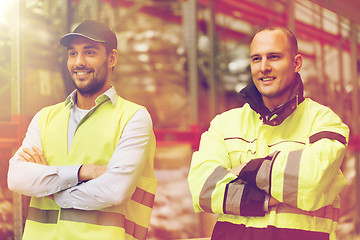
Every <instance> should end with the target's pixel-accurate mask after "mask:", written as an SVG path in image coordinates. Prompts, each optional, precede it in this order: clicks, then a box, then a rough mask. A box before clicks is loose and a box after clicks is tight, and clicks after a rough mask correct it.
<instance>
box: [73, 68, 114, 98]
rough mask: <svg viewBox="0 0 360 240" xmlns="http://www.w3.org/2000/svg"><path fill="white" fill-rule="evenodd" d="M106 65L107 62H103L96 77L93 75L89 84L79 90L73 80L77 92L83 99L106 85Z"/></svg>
mask: <svg viewBox="0 0 360 240" xmlns="http://www.w3.org/2000/svg"><path fill="white" fill-rule="evenodd" d="M107 68H108V63H107V61H105V62H104V64H102V65H101V66H100V67H99V68H98V69H97V73H96V75H93V78H92V79H91V82H89V84H88V85H87V86H85V87H82V88H79V87H78V86H77V85H76V84H75V81H74V79H72V80H73V84H74V86H75V88H76V89H77V91H78V92H79V93H80V94H81V95H82V96H84V97H90V96H93V95H94V94H96V93H97V92H98V91H99V90H100V89H102V88H103V87H104V86H105V84H106V79H107V77H108V72H107Z"/></svg>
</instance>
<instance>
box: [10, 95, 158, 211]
mask: <svg viewBox="0 0 360 240" xmlns="http://www.w3.org/2000/svg"><path fill="white" fill-rule="evenodd" d="M75 94H76V91H74V92H72V93H71V94H70V95H69V96H68V98H67V99H66V101H65V104H70V119H69V126H68V148H69V149H70V146H71V143H72V140H73V137H74V134H75V131H76V128H77V127H78V124H79V123H80V121H81V119H82V118H84V120H83V121H86V119H87V118H88V117H90V116H91V114H92V113H93V112H95V111H97V109H98V106H99V105H101V104H103V103H104V102H105V101H111V103H112V104H115V101H116V99H117V94H116V92H115V89H114V88H110V89H109V90H108V91H106V92H105V93H104V94H102V95H100V96H99V97H98V98H97V99H96V101H95V102H96V105H95V106H94V107H93V108H92V109H90V110H81V109H79V108H77V106H76V104H75V103H74V99H75ZM38 121H39V112H38V113H37V114H36V115H35V116H34V118H33V119H32V120H31V122H30V125H29V127H28V130H27V133H26V136H25V138H24V140H23V143H22V146H21V147H20V148H19V150H18V151H17V152H16V153H15V155H14V156H13V157H12V158H11V159H10V162H9V172H8V186H9V188H10V189H11V190H13V191H16V192H19V193H21V194H24V195H28V196H34V197H44V196H49V195H52V194H54V198H55V201H56V203H57V204H58V205H59V206H60V207H62V208H75V209H83V210H95V209H101V208H105V207H109V206H112V205H116V204H121V203H123V202H125V201H127V200H128V199H130V198H131V195H132V194H133V192H134V190H135V187H136V181H137V179H138V178H139V177H140V175H141V173H142V170H143V168H144V166H145V163H146V161H147V158H148V156H149V154H150V146H151V144H154V143H151V141H155V138H154V137H153V127H152V121H151V117H150V114H149V113H148V111H147V110H146V109H140V110H138V111H137V112H136V113H135V114H134V116H133V117H132V118H131V119H130V120H129V122H128V123H127V125H126V126H125V128H124V131H123V134H122V135H121V138H120V140H119V142H118V144H117V146H116V148H115V151H114V153H113V155H112V157H111V159H110V162H109V164H108V170H107V171H106V173H104V174H103V175H101V176H100V177H98V178H96V179H93V180H90V181H87V182H82V183H79V181H78V171H79V169H80V167H81V165H71V166H45V165H40V164H35V163H30V162H26V161H23V160H20V158H19V154H18V153H19V151H21V150H22V148H23V147H28V148H31V147H32V146H36V147H38V148H39V149H42V146H41V139H40V127H39V124H38Z"/></svg>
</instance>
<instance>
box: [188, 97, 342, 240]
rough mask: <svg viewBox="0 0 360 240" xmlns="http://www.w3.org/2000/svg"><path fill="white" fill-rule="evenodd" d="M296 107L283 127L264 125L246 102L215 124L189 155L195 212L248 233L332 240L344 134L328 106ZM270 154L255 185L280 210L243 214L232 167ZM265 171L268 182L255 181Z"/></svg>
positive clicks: (307, 104) (305, 104) (271, 122)
mask: <svg viewBox="0 0 360 240" xmlns="http://www.w3.org/2000/svg"><path fill="white" fill-rule="evenodd" d="M296 102H297V101H296V99H294V101H292V102H291V104H293V103H294V104H293V105H290V106H289V109H291V111H294V112H293V113H292V114H291V115H289V116H288V117H287V118H286V119H284V120H283V122H279V121H278V120H277V117H276V116H274V119H273V120H272V119H269V121H268V124H264V122H263V120H262V118H261V117H260V115H259V114H258V113H256V112H255V111H254V110H253V109H251V108H250V106H249V105H248V104H245V105H244V106H243V107H241V108H236V109H232V110H230V111H227V112H225V113H223V114H220V115H218V116H216V117H215V118H214V120H213V121H212V122H211V125H210V128H209V130H208V131H206V132H205V133H203V135H202V137H201V142H200V147H199V151H197V152H195V153H194V155H193V159H192V163H191V169H190V172H189V177H188V181H189V186H190V191H191V194H192V200H193V205H194V209H195V211H196V212H211V213H216V214H219V218H218V221H225V222H230V223H234V224H239V225H240V224H242V225H245V226H246V227H252V228H266V227H268V226H274V227H276V228H290V229H299V230H306V231H315V232H324V233H329V234H330V239H335V234H334V231H335V229H336V225H337V222H338V219H339V208H340V201H339V197H338V195H339V193H340V192H341V190H342V189H343V187H344V186H345V184H346V180H345V178H344V176H343V174H342V173H341V171H340V170H339V167H340V165H341V162H342V160H343V157H344V154H345V149H346V145H347V141H348V135H349V129H348V127H347V126H346V125H345V124H343V123H342V122H341V120H340V118H339V117H338V116H337V115H336V114H334V113H333V112H332V111H331V110H330V109H329V108H327V107H324V106H322V105H320V104H318V103H316V102H314V101H312V100H310V99H305V100H304V101H303V102H302V103H301V104H299V105H297V104H296ZM274 154H276V156H275V155H274ZM269 155H270V156H273V160H272V161H268V162H269V164H268V165H265V164H264V165H263V166H262V168H261V169H260V170H259V172H260V171H261V173H260V174H259V175H258V176H256V181H258V180H259V181H258V182H256V184H257V187H258V188H259V189H261V190H263V191H265V192H267V193H268V194H271V196H273V197H274V198H276V199H277V200H279V201H280V202H282V204H280V205H278V206H275V207H272V208H270V209H269V211H267V212H265V215H264V216H256V217H255V216H241V214H240V201H241V200H240V198H241V194H240V193H239V189H241V188H242V187H243V185H241V184H237V182H236V181H237V178H238V176H236V175H234V174H233V173H231V172H230V169H232V168H234V167H236V166H238V165H240V164H242V163H247V162H249V161H251V160H252V159H257V158H265V157H267V156H269ZM265 172H266V173H268V175H267V179H268V182H266V181H260V180H261V179H258V178H261V175H262V174H263V173H265Z"/></svg>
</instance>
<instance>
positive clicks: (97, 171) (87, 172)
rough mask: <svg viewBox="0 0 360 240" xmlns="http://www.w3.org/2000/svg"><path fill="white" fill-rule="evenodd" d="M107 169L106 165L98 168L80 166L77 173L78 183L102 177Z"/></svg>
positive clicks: (95, 166) (91, 165)
mask: <svg viewBox="0 0 360 240" xmlns="http://www.w3.org/2000/svg"><path fill="white" fill-rule="evenodd" d="M107 167H108V166H107V165H102V166H100V165H95V164H84V165H82V166H81V167H80V170H79V173H78V179H79V182H85V181H88V180H91V179H95V178H97V177H99V176H101V175H103V174H104V173H105V172H106V170H107Z"/></svg>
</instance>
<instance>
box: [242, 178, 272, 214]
mask: <svg viewBox="0 0 360 240" xmlns="http://www.w3.org/2000/svg"><path fill="white" fill-rule="evenodd" d="M265 195H266V193H265V192H264V191H262V190H260V189H258V188H257V187H254V186H251V185H249V184H245V186H244V190H243V194H242V196H241V202H240V216H248V217H250V216H251V217H263V216H265V211H264V201H265Z"/></svg>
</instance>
